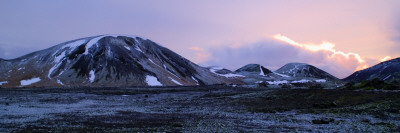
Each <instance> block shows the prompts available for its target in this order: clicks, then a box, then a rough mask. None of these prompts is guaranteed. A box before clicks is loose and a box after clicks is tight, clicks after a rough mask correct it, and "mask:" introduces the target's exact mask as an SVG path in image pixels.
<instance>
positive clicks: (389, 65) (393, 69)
mask: <svg viewBox="0 0 400 133" xmlns="http://www.w3.org/2000/svg"><path fill="white" fill-rule="evenodd" d="M374 78H378V79H380V80H385V81H390V80H396V79H399V78H400V58H396V59H391V60H388V61H384V62H381V63H379V64H377V65H374V66H372V67H370V68H367V69H364V70H360V71H357V72H355V73H353V74H351V75H350V76H348V77H346V78H344V79H343V80H345V81H354V82H360V81H363V80H371V79H374Z"/></svg>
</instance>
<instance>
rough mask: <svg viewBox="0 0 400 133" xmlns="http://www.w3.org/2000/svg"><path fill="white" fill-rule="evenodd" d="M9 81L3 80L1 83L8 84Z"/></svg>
mask: <svg viewBox="0 0 400 133" xmlns="http://www.w3.org/2000/svg"><path fill="white" fill-rule="evenodd" d="M7 83H8V81H1V82H0V85H3V84H7Z"/></svg>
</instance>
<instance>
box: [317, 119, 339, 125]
mask: <svg viewBox="0 0 400 133" xmlns="http://www.w3.org/2000/svg"><path fill="white" fill-rule="evenodd" d="M334 121H335V119H333V118H321V119H315V120H312V123H313V124H329V123H331V122H334Z"/></svg>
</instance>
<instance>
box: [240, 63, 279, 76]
mask: <svg viewBox="0 0 400 133" xmlns="http://www.w3.org/2000/svg"><path fill="white" fill-rule="evenodd" d="M241 72H250V73H259V75H266V74H269V73H272V72H271V71H270V70H268V69H267V68H265V67H263V66H261V65H259V64H248V65H245V66H243V67H241V68H239V69H237V70H236V71H235V73H241Z"/></svg>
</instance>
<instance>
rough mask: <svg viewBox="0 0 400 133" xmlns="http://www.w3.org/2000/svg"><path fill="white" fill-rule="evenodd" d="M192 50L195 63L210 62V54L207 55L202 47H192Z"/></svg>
mask: <svg viewBox="0 0 400 133" xmlns="http://www.w3.org/2000/svg"><path fill="white" fill-rule="evenodd" d="M189 49H190V50H192V51H194V54H195V56H194V60H193V61H194V62H196V63H199V62H205V61H208V60H209V58H210V56H211V55H210V54H209V53H207V52H206V51H205V50H204V49H202V48H200V47H190V48H189Z"/></svg>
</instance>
